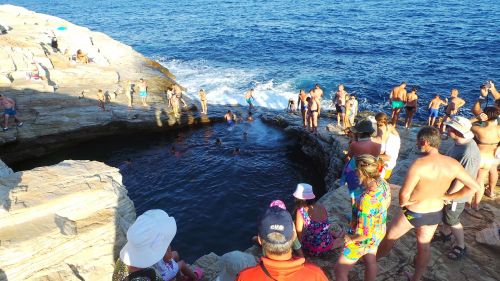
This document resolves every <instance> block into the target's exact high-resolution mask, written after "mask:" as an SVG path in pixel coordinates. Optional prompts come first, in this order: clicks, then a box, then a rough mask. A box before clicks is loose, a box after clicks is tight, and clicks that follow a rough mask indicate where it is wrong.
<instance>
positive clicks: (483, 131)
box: [472, 120, 500, 157]
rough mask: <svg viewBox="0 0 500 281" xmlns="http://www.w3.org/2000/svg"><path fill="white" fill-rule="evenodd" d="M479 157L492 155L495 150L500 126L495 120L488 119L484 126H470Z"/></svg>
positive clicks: (499, 135)
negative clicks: (479, 153)
mask: <svg viewBox="0 0 500 281" xmlns="http://www.w3.org/2000/svg"><path fill="white" fill-rule="evenodd" d="M472 132H473V133H474V136H475V138H476V142H477V145H478V147H479V151H480V152H481V157H486V156H488V157H494V154H495V150H496V148H497V146H498V143H499V142H500V127H499V126H498V125H497V122H496V120H495V121H488V125H487V126H485V127H481V126H472Z"/></svg>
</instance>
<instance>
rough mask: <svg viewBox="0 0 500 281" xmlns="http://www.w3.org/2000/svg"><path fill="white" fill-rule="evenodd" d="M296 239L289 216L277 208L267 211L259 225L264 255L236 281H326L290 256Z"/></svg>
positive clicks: (312, 267)
mask: <svg viewBox="0 0 500 281" xmlns="http://www.w3.org/2000/svg"><path fill="white" fill-rule="evenodd" d="M296 236H297V235H296V233H295V227H294V226H293V220H292V216H291V215H290V213H289V212H288V211H286V210H283V209H281V208H280V207H278V206H273V207H270V208H268V209H267V210H266V212H265V214H264V216H263V217H262V219H261V221H260V223H259V235H258V236H257V241H258V243H259V244H261V245H262V248H263V249H264V250H265V251H266V255H265V256H263V257H262V258H261V259H260V262H259V263H258V264H257V265H256V266H252V267H249V268H246V269H244V270H242V271H240V273H238V276H237V277H236V281H255V280H280V281H292V280H300V281H327V280H328V278H327V277H326V276H325V274H324V273H323V271H322V270H321V268H319V267H318V266H316V265H314V264H311V263H307V262H306V260H305V258H303V257H300V258H294V257H293V256H292V243H293V241H294V240H295V238H296Z"/></svg>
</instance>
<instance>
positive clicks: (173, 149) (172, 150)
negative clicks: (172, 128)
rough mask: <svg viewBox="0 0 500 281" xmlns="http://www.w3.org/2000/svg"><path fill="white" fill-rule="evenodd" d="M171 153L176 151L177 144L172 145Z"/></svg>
mask: <svg viewBox="0 0 500 281" xmlns="http://www.w3.org/2000/svg"><path fill="white" fill-rule="evenodd" d="M170 153H175V146H173V145H172V147H171V148H170Z"/></svg>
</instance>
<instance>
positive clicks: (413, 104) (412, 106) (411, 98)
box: [405, 87, 418, 129]
mask: <svg viewBox="0 0 500 281" xmlns="http://www.w3.org/2000/svg"><path fill="white" fill-rule="evenodd" d="M417 102H418V96H417V88H415V87H413V88H412V89H411V91H410V93H408V95H407V96H406V103H405V109H406V118H405V128H406V129H410V127H411V122H412V121H413V115H415V113H416V112H417V105H418V103H417Z"/></svg>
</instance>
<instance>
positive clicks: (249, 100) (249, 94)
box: [245, 88, 254, 110]
mask: <svg viewBox="0 0 500 281" xmlns="http://www.w3.org/2000/svg"><path fill="white" fill-rule="evenodd" d="M253 92H254V89H253V88H252V89H250V90H248V91H247V92H246V93H245V100H246V102H247V103H248V109H250V110H251V109H252V108H253V103H252V101H253V100H254V98H253Z"/></svg>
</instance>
